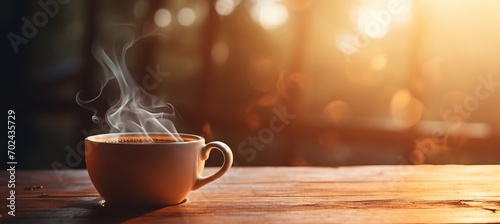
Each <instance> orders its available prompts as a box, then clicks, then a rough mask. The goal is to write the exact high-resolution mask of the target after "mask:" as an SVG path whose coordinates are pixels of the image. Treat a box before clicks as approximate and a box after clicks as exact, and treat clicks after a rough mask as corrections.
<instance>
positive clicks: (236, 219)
mask: <svg viewBox="0 0 500 224" xmlns="http://www.w3.org/2000/svg"><path fill="white" fill-rule="evenodd" d="M206 171H207V173H210V172H214V171H215V169H214V168H208V169H207V170H206ZM57 174H59V175H61V177H62V178H61V179H58V178H57V175H56V173H55V172H54V171H17V172H16V212H15V215H16V216H15V217H11V216H10V215H8V214H7V211H8V208H7V207H6V204H7V203H8V200H5V198H6V197H8V195H7V194H8V191H7V190H8V189H7V184H2V185H1V186H0V190H1V193H2V195H1V196H2V198H4V199H3V200H2V201H3V202H2V213H1V215H2V217H1V218H0V222H2V221H7V222H13V223H30V222H32V223H96V222H104V223H114V222H130V223H134V222H143V223H154V222H158V223H166V222H168V223H170V222H173V223H223V224H224V223H226V224H227V223H500V165H488V166H458V165H444V166H431V165H425V166H357V167H340V168H328V167H233V168H232V169H231V170H230V172H229V173H228V174H226V175H225V176H224V177H222V178H221V179H219V180H217V181H216V182H213V183H211V184H209V185H207V186H205V187H203V188H201V189H200V190H197V191H194V192H191V193H190V195H189V196H188V198H187V200H186V202H185V203H183V204H180V205H177V206H170V207H164V208H158V209H149V210H137V209H135V210H132V209H126V210H125V209H112V208H106V207H103V206H101V205H100V204H99V201H100V200H101V199H100V197H99V195H98V193H97V192H96V190H95V189H94V187H93V186H92V184H91V182H90V179H89V177H88V175H87V172H86V170H69V171H59V173H57ZM0 177H1V180H2V183H7V182H8V181H7V177H8V175H7V173H6V172H2V173H1V174H0Z"/></svg>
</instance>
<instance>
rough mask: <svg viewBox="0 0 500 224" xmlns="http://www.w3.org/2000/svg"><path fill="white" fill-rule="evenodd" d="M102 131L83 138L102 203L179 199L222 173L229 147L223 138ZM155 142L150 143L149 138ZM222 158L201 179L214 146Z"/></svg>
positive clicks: (171, 202)
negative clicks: (207, 139)
mask: <svg viewBox="0 0 500 224" xmlns="http://www.w3.org/2000/svg"><path fill="white" fill-rule="evenodd" d="M179 136H180V138H181V139H182V141H176V140H175V138H173V137H172V136H170V135H167V134H159V133H149V137H148V136H143V135H141V134H138V133H127V134H102V135H94V136H90V137H88V138H86V139H85V154H86V164H87V171H88V173H89V176H90V179H91V181H92V184H93V185H94V187H95V188H96V189H97V191H98V192H99V194H100V195H101V196H102V198H103V199H104V200H105V201H106V206H112V207H161V206H168V205H176V204H179V203H181V202H182V201H183V200H184V199H185V198H186V196H187V195H188V194H189V192H190V191H192V190H196V189H198V188H200V187H202V186H203V185H205V184H208V183H210V182H212V181H214V180H216V179H218V178H219V177H221V176H222V175H224V173H226V172H227V171H228V170H229V168H230V167H231V165H232V162H233V155H232V153H231V149H230V148H229V147H228V146H227V145H226V144H224V143H223V142H219V141H214V142H210V143H208V144H205V139H204V138H202V137H200V136H196V135H189V134H179ZM152 140H153V141H152ZM214 148H215V149H218V150H219V151H220V152H221V153H222V154H223V156H224V163H223V165H222V167H221V169H220V170H219V171H217V172H216V173H214V174H213V175H211V176H207V177H201V174H202V172H203V168H204V166H205V160H207V159H208V157H209V154H210V151H211V150H212V149H214Z"/></svg>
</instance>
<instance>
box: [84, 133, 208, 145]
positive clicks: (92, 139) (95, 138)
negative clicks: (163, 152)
mask: <svg viewBox="0 0 500 224" xmlns="http://www.w3.org/2000/svg"><path fill="white" fill-rule="evenodd" d="M146 134H147V135H148V136H155V135H158V136H172V135H178V136H180V137H181V138H183V139H184V138H185V137H187V138H192V140H189V141H173V142H151V143H148V142H146V143H140V145H158V144H189V143H193V142H200V141H203V140H205V138H203V137H201V136H199V135H194V134H186V133H176V134H168V133H165V132H147V133H146ZM115 136H138V137H140V136H145V133H142V132H126V133H106V134H97V135H91V136H87V137H86V138H85V141H89V142H95V143H100V144H110V145H122V144H130V143H123V142H108V141H106V140H104V139H99V138H106V137H115Z"/></svg>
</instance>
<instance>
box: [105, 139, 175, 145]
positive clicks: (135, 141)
mask: <svg viewBox="0 0 500 224" xmlns="http://www.w3.org/2000/svg"><path fill="white" fill-rule="evenodd" d="M105 142H106V143H125V144H151V143H169V142H176V141H175V140H173V139H165V138H151V139H146V138H120V139H112V140H107V141H105Z"/></svg>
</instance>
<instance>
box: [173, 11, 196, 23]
mask: <svg viewBox="0 0 500 224" xmlns="http://www.w3.org/2000/svg"><path fill="white" fill-rule="evenodd" d="M177 20H179V23H180V24H181V25H183V26H191V25H193V23H194V22H195V21H196V13H195V12H194V10H193V9H191V8H182V9H181V10H180V11H179V14H178V15H177Z"/></svg>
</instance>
